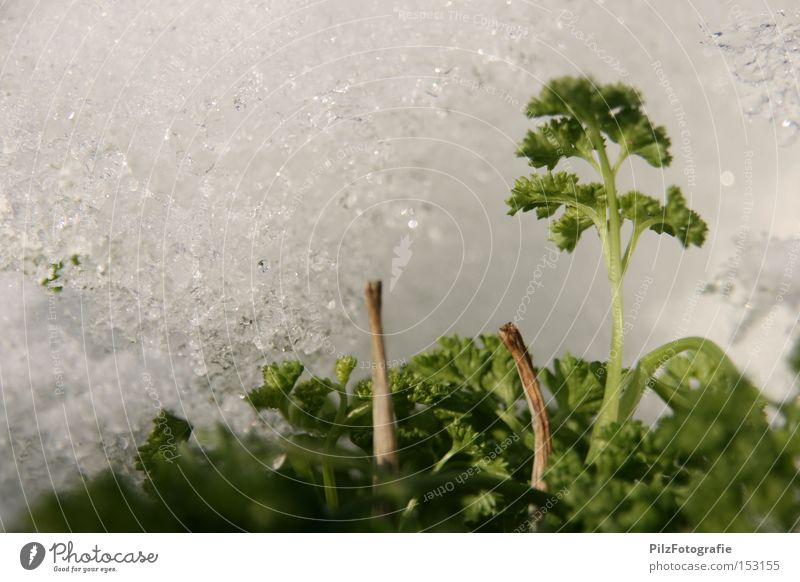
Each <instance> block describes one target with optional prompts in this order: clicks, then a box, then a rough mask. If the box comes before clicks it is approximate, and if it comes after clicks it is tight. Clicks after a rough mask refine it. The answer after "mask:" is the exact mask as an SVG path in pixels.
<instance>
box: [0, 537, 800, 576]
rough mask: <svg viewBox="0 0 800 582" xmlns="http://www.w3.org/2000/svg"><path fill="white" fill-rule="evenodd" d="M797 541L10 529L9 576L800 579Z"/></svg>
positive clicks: (4, 544) (5, 540)
mask: <svg viewBox="0 0 800 582" xmlns="http://www.w3.org/2000/svg"><path fill="white" fill-rule="evenodd" d="M799 550H800V536H798V535H797V534H687V535H678V534H518V535H514V534H2V535H0V579H2V580H9V581H11V580H13V581H16V580H67V579H69V580H109V581H112V580H113V581H115V582H116V581H120V582H121V581H123V580H136V581H137V582H141V581H142V580H146V579H151V580H167V579H168V578H169V577H179V576H180V577H181V579H185V580H187V582H189V581H190V580H191V578H190V577H191V576H196V577H197V579H198V580H203V581H206V580H218V581H219V582H225V581H227V580H247V579H250V578H251V577H253V576H254V575H256V574H257V575H259V579H267V580H269V579H278V580H301V581H305V580H324V581H325V582H339V581H341V582H357V581H360V580H370V581H375V582H395V581H397V582H401V581H402V582H409V581H412V582H416V581H418V580H419V581H420V582H421V581H422V580H435V579H436V578H434V577H441V578H442V579H444V578H447V579H451V580H459V581H460V582H461V581H464V582H467V581H471V580H475V581H478V580H480V581H481V582H485V581H486V580H492V581H494V582H503V579H508V580H511V579H515V580H520V579H523V580H535V579H537V578H539V577H542V579H545V578H544V577H550V576H559V577H561V578H560V579H566V580H575V579H577V578H576V577H577V576H584V575H585V576H597V575H601V576H602V577H603V579H613V580H615V581H627V580H631V581H636V582H641V581H642V580H654V581H657V580H698V581H701V580H702V581H703V582H706V581H707V580H754V581H756V580H757V581H758V582H769V581H776V582H777V581H779V580H792V581H796V580H800V569H799V568H798V562H799V561H800V558H799V557H798V553H800V552H799ZM564 576H566V578H564ZM176 579H177V578H176Z"/></svg>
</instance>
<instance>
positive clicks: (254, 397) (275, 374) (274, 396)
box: [247, 360, 303, 410]
mask: <svg viewBox="0 0 800 582" xmlns="http://www.w3.org/2000/svg"><path fill="white" fill-rule="evenodd" d="M262 372H263V375H264V384H263V385H262V386H261V387H260V388H256V389H255V390H252V391H251V392H250V393H249V394H248V395H247V399H248V401H249V402H250V404H252V405H253V407H254V408H255V409H256V410H258V409H261V408H273V409H278V408H282V407H284V406H285V402H286V397H287V396H288V395H289V393H290V392H291V391H292V388H294V385H295V383H296V382H297V379H298V378H299V377H300V374H302V373H303V364H302V363H300V362H298V361H294V360H292V361H288V362H282V363H280V364H269V365H267V366H264V368H263V370H262Z"/></svg>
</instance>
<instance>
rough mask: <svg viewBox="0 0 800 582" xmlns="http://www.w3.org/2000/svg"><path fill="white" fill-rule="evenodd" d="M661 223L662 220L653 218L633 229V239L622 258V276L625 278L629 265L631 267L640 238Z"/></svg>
mask: <svg viewBox="0 0 800 582" xmlns="http://www.w3.org/2000/svg"><path fill="white" fill-rule="evenodd" d="M659 222H661V219H658V218H651V219H649V220H645V221H643V222H640V223H638V224H636V225H635V226H634V228H633V233H631V239H630V240H629V241H628V246H627V248H626V249H625V254H624V255H623V256H622V275H623V276H624V275H625V273H626V272H627V271H628V265H630V262H631V257H632V256H633V251H635V250H636V243H637V242H639V237H640V236H641V234H642V233H643V232H644V231H645V230H647V229H648V228H650V227H651V226H653V225H654V224H658V223H659Z"/></svg>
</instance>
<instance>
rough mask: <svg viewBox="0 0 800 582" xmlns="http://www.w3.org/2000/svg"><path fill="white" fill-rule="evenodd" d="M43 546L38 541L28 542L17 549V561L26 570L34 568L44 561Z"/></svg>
mask: <svg viewBox="0 0 800 582" xmlns="http://www.w3.org/2000/svg"><path fill="white" fill-rule="evenodd" d="M44 554H45V552H44V546H43V545H42V544H40V543H39V542H28V543H27V544H25V545H24V546H22V549H21V550H20V551H19V563H20V564H22V567H23V568H25V569H26V570H35V569H36V568H38V567H39V566H41V564H42V562H43V561H44Z"/></svg>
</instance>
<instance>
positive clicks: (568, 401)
mask: <svg viewBox="0 0 800 582" xmlns="http://www.w3.org/2000/svg"><path fill="white" fill-rule="evenodd" d="M539 376H540V377H541V379H542V381H543V382H544V383H545V384H546V385H547V387H548V388H549V389H550V392H552V393H553V395H554V396H555V398H556V402H558V405H559V411H560V412H563V413H566V414H573V413H579V414H594V413H595V412H597V411H598V410H599V409H600V403H601V402H602V401H603V391H604V389H605V365H604V364H603V363H602V362H587V361H586V360H582V359H580V358H576V357H575V356H573V355H572V354H570V353H569V352H566V353H565V354H564V356H563V358H561V359H558V358H556V359H555V360H553V364H552V370H550V369H546V368H545V369H543V370H541V371H540V372H539Z"/></svg>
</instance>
